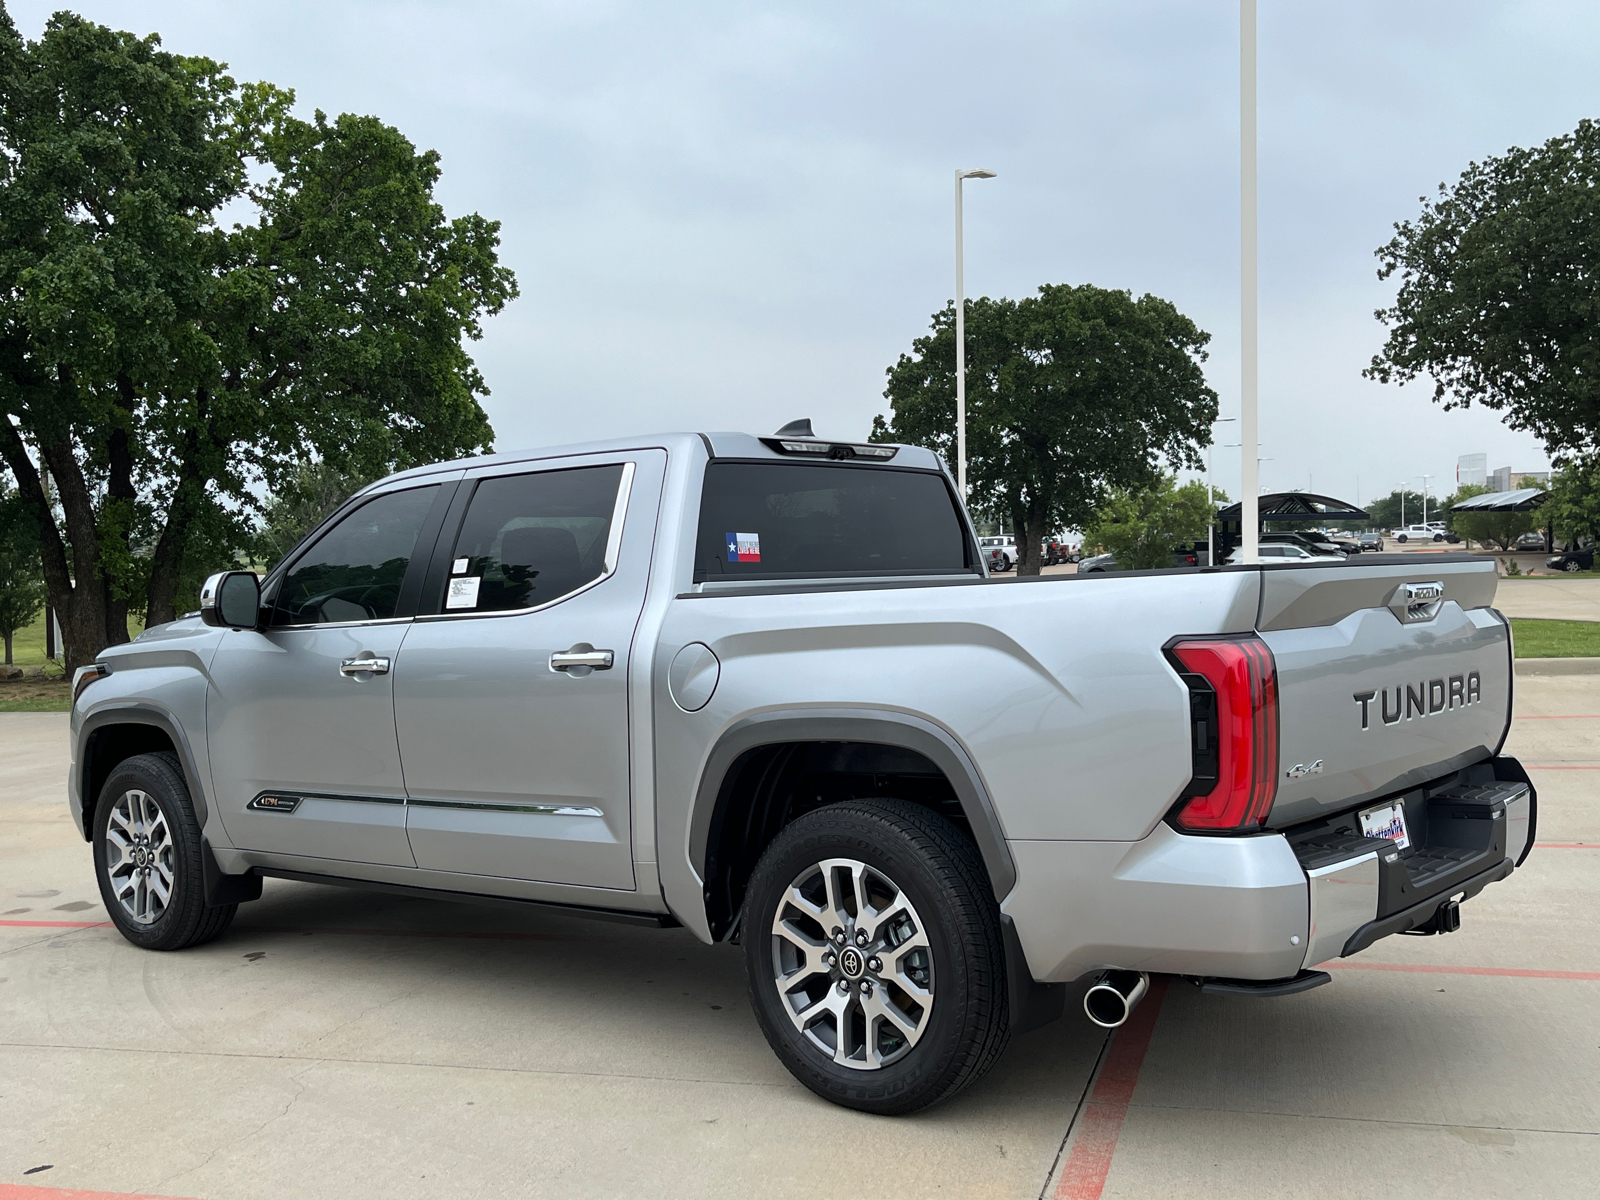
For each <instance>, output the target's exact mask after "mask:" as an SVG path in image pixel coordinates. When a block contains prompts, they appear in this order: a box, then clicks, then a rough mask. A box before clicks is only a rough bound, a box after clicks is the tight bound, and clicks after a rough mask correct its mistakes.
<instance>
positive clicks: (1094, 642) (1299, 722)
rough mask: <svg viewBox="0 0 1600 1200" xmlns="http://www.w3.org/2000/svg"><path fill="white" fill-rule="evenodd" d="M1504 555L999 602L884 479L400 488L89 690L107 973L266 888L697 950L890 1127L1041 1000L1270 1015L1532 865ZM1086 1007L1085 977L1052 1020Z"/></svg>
mask: <svg viewBox="0 0 1600 1200" xmlns="http://www.w3.org/2000/svg"><path fill="white" fill-rule="evenodd" d="M1494 592H1495V572H1494V564H1493V562H1492V561H1490V560H1480V559H1475V558H1469V557H1466V556H1462V555H1453V554H1438V555H1428V556H1426V557H1424V556H1418V555H1409V556H1404V557H1400V556H1395V557H1388V558H1385V557H1376V556H1365V555H1364V556H1362V557H1361V558H1359V559H1355V560H1352V561H1350V562H1348V563H1342V562H1339V563H1335V562H1329V563H1321V562H1318V563H1314V564H1306V565H1301V564H1299V563H1284V564H1276V565H1268V566H1236V567H1222V568H1195V569H1172V570H1162V571H1147V572H1124V573H1117V574H1109V575H1107V574H1099V575H1093V576H1079V577H1073V576H1061V577H1053V576H1046V577H1036V578H1024V579H1017V578H1014V577H1013V578H1008V579H1005V580H990V579H989V578H987V575H986V572H985V570H984V566H983V562H982V559H981V557H980V555H979V548H978V543H977V539H976V538H975V536H974V534H973V529H972V526H971V524H970V522H969V521H968V518H967V515H966V512H965V510H964V508H963V506H962V504H961V503H960V501H959V500H958V498H957V495H956V491H955V488H954V486H953V485H952V481H951V479H950V477H949V474H948V472H947V471H946V470H945V468H944V466H943V464H942V463H941V462H940V461H939V459H938V458H936V457H935V456H934V455H933V454H931V453H929V452H928V451H926V450H923V449H918V448H916V447H912V446H887V445H853V444H846V443H835V442H830V441H827V440H824V439H819V438H814V437H804V436H794V435H790V434H786V435H784V436H779V437H770V438H762V437H752V436H747V435H743V434H710V435H698V434H687V435H674V436H667V437H649V438H637V439H629V440H619V441H613V442H606V443H598V444H592V445H584V446H577V447H570V448H563V449H557V450H549V451H538V452H529V453H523V454H502V455H497V456H494V457H488V458H477V459H470V460H466V461H463V462H456V463H447V464H443V465H440V466H433V467H426V468H422V469H419V470H413V471H407V472H404V473H402V474H399V475H395V476H393V477H392V478H389V479H386V480H384V481H382V482H381V483H378V484H375V485H373V486H372V487H370V488H368V489H366V490H365V491H363V492H361V493H360V494H359V495H357V496H356V497H354V498H353V499H351V500H350V501H349V502H348V503H347V504H346V505H344V507H343V508H341V509H340V510H339V511H338V512H336V513H335V514H334V515H333V516H332V517H330V518H329V519H328V520H327V521H326V522H325V523H324V525H323V526H322V527H321V528H320V529H318V530H317V531H316V532H315V533H313V534H312V535H311V536H310V537H308V538H307V539H306V540H305V541H304V542H303V543H302V544H301V545H300V546H299V547H298V548H297V549H296V550H295V551H294V552H293V553H291V554H290V555H289V556H288V557H287V558H286V559H285V560H284V561H283V562H281V563H279V564H278V565H277V566H276V567H275V568H274V569H273V570H272V571H271V572H270V573H269V574H268V575H267V576H266V577H265V579H264V580H258V578H257V576H256V575H254V574H251V573H248V572H242V571H236V572H230V573H226V574H223V575H218V576H214V577H213V578H212V579H211V580H209V581H208V582H207V584H206V586H205V588H204V589H203V592H202V596H201V606H202V607H201V609H200V612H199V613H198V614H196V615H193V616H191V617H187V618H185V619H183V620H179V621H175V622H173V623H171V624H168V625H164V626H160V627H158V628H154V629H150V630H148V631H147V632H145V633H144V634H143V635H142V636H140V637H139V638H138V639H137V640H135V641H134V642H132V643H131V644H129V645H124V646H117V647H114V648H112V649H109V650H107V651H106V652H105V653H104V654H103V655H101V656H100V658H99V660H98V662H96V663H95V664H94V665H93V666H90V667H86V668H84V669H83V670H81V671H80V672H79V673H78V677H77V678H76V679H75V681H74V693H75V697H74V707H73V712H72V734H73V746H74V754H73V765H72V771H71V779H70V784H69V796H70V803H71V808H72V815H73V817H74V819H75V820H76V821H77V823H78V826H79V828H80V829H81V830H82V832H83V835H84V837H85V838H86V839H87V840H88V841H89V842H90V843H91V845H92V847H93V853H94V864H95V872H96V875H97V877H98V881H99V886H100V889H101V894H102V896H103V897H104V900H105V904H106V908H107V910H108V911H109V912H110V914H111V916H112V919H113V920H114V921H115V922H116V925H117V927H118V928H119V929H120V930H121V932H122V933H123V934H124V936H126V937H127V939H128V940H129V941H131V942H133V943H134V944H135V945H138V946H143V947H147V948H150V949H158V950H172V949H178V948H181V947H185V946H191V945H195V944H197V943H200V942H204V941H206V940H208V939H211V938H214V937H216V936H218V935H219V934H220V933H222V931H223V930H224V929H226V928H227V926H228V924H229V922H230V921H231V920H232V918H233V915H234V911H235V909H236V907H237V906H238V905H239V904H240V903H242V902H246V901H249V900H252V899H255V898H257V897H258V896H259V895H260V894H261V887H262V878H263V877H264V876H268V877H277V878H285V879H294V880H303V881H314V882H320V883H329V884H341V885H357V886H362V887H372V888H379V889H386V890H389V891H401V892H405V893H409V894H413V895H421V896H431V897H440V898H447V899H459V900H473V901H485V900H489V901H494V902H497V903H507V902H510V903H513V904H518V905H528V906H549V907H551V908H554V909H556V910H559V911H563V912H566V913H571V914H585V915H593V916H601V917H608V918H611V919H621V920H629V921H636V922H643V923H648V924H654V925H660V926H669V925H682V926H684V927H686V928H687V929H688V930H690V931H691V932H692V933H693V934H694V935H695V936H696V937H698V938H701V939H702V940H704V941H707V942H714V941H725V942H731V943H735V944H738V945H740V946H741V947H742V949H743V953H744V955H745V960H746V965H747V969H748V973H749V981H750V995H751V1001H752V1004H753V1006H754V1009H755V1014H756V1017H757V1019H758V1021H759V1023H760V1025H761V1028H762V1030H763V1031H764V1032H765V1034H766V1037H767V1038H768V1040H769V1041H770V1043H771V1045H772V1047H773V1049H774V1051H775V1052H776V1053H777V1055H778V1057H779V1058H780V1059H781V1060H782V1061H783V1063H784V1064H785V1065H786V1066H787V1067H788V1069H789V1070H790V1071H792V1072H793V1073H794V1075H795V1076H796V1077H797V1078H798V1079H799V1080H800V1081H801V1082H803V1083H804V1084H805V1085H806V1086H808V1087H810V1088H812V1089H813V1090H815V1091H816V1092H817V1093H819V1094H820V1095H822V1096H825V1097H827V1098H828V1099H830V1100H834V1101H836V1102H838V1103H840V1104H844V1105H848V1106H851V1107H855V1108H859V1109H864V1110H868V1111H873V1112H879V1113H900V1112H908V1111H911V1110H913V1109H916V1108H919V1107H921V1106H924V1105H927V1104H930V1103H933V1102H935V1101H938V1100H940V1099H942V1098H944V1097H947V1096H949V1095H951V1094H952V1093H954V1092H955V1091H956V1090H957V1089H959V1088H961V1087H963V1086H964V1085H966V1084H968V1083H970V1082H972V1081H973V1080H974V1079H976V1078H978V1077H979V1076H980V1075H982V1074H983V1072H984V1071H985V1070H987V1069H988V1068H989V1066H990V1065H991V1064H992V1063H993V1062H994V1061H995V1059H996V1058H997V1057H998V1056H999V1055H1000V1053H1001V1052H1002V1050H1003V1049H1004V1048H1005V1046H1006V1043H1007V1039H1008V1037H1009V1036H1010V1034H1011V1033H1014V1032H1017V1031H1020V1030H1023V1029H1026V1028H1030V1027H1032V1026H1034V1025H1036V1024H1039V1023H1042V1022H1044V1021H1047V1020H1050V1019H1052V1018H1054V1017H1057V1016H1059V1015H1061V1013H1062V1011H1063V1008H1064V1006H1065V1000H1066V994H1067V991H1068V988H1069V985H1072V984H1073V983H1075V982H1080V981H1087V982H1088V984H1089V986H1088V988H1087V990H1086V992H1085V994H1084V1007H1085V1010H1086V1011H1087V1013H1088V1014H1089V1016H1090V1018H1091V1019H1093V1020H1095V1021H1097V1022H1098V1023H1099V1024H1102V1025H1106V1026H1115V1025H1117V1024H1119V1023H1120V1022H1121V1021H1122V1020H1124V1019H1125V1018H1126V1016H1127V1014H1128V1012H1129V1011H1130V1010H1131V1009H1132V1008H1133V1006H1134V1005H1136V1004H1137V1003H1138V1002H1139V999H1140V997H1141V996H1142V995H1143V993H1144V990H1145V987H1146V984H1147V981H1148V976H1149V975H1150V974H1151V973H1154V972H1160V973H1166V974H1171V975H1179V976H1183V977H1187V978H1188V979H1189V980H1191V981H1192V982H1193V983H1194V984H1195V985H1196V986H1200V987H1203V988H1205V989H1207V990H1209V991H1212V992H1222V993H1230V994H1234V995H1239V996H1254V997H1265V996H1280V995H1286V994H1290V993H1293V992H1297V991H1303V990H1305V989H1307V988H1310V987H1314V986H1316V985H1318V984H1322V983H1326V982H1327V981H1328V979H1329V976H1328V975H1327V973H1326V972H1322V971H1319V970H1317V969H1316V968H1317V966H1318V964H1320V963H1323V962H1326V961H1327V960H1330V959H1334V958H1338V957H1340V956H1341V955H1352V954H1357V953H1359V952H1360V951H1362V950H1365V949H1366V948H1367V947H1368V946H1370V945H1372V944H1373V943H1374V942H1375V941H1377V940H1378V939H1380V938H1383V937H1387V936H1388V935H1390V934H1396V933H1448V932H1450V931H1452V930H1454V929H1455V928H1456V927H1457V924H1458V923H1459V920H1460V905H1461V903H1462V902H1463V901H1465V900H1467V899H1469V898H1470V897H1472V896H1474V895H1475V894H1476V893H1478V892H1479V891H1480V890H1481V889H1482V888H1484V887H1485V886H1486V885H1487V884H1490V883H1493V882H1495V881H1497V880H1500V879H1504V878H1505V877H1506V876H1507V875H1509V874H1510V873H1511V872H1512V870H1513V869H1514V867H1515V865H1516V864H1518V863H1520V862H1521V861H1522V860H1523V858H1525V857H1526V855H1527V853H1528V849H1529V847H1530V846H1531V844H1532V841H1533V824H1534V812H1535V797H1534V791H1533V788H1532V787H1531V786H1530V785H1529V782H1528V777H1527V775H1526V773H1525V772H1524V771H1523V770H1522V768H1521V767H1520V766H1519V765H1518V764H1517V762H1516V761H1515V760H1514V759H1511V758H1507V757H1504V756H1502V755H1501V754H1500V749H1501V745H1502V742H1503V741H1504V739H1505V735H1506V731H1507V728H1508V725H1509V720H1510V709H1511V687H1512V669H1511V668H1512V664H1511V645H1510V633H1509V629H1508V627H1507V624H1506V622H1505V620H1504V619H1503V618H1502V617H1501V616H1500V614H1499V613H1497V612H1496V611H1495V610H1494V609H1493V608H1491V607H1490V604H1491V602H1492V600H1493V599H1494ZM1081 987H1082V983H1081V982H1080V988H1081Z"/></svg>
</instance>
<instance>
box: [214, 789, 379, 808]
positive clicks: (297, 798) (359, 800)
mask: <svg viewBox="0 0 1600 1200" xmlns="http://www.w3.org/2000/svg"><path fill="white" fill-rule="evenodd" d="M263 796H275V797H278V798H280V799H283V800H293V801H294V802H295V805H296V807H298V806H299V805H300V803H302V802H303V801H306V800H338V801H340V802H342V803H346V804H404V803H405V802H406V801H405V797H404V796H336V795H333V794H332V793H329V792H298V791H295V790H294V789H292V788H269V789H267V790H266V791H264V792H260V793H258V794H257V795H256V796H255V797H254V799H252V800H251V801H250V803H249V804H247V805H246V806H245V807H246V808H252V809H256V811H258V812H259V811H261V810H260V809H259V808H257V803H256V802H257V801H259V800H260V799H261V798H262V797H263ZM275 811H278V812H293V811H294V809H292V808H288V809H283V808H280V809H276V810H275Z"/></svg>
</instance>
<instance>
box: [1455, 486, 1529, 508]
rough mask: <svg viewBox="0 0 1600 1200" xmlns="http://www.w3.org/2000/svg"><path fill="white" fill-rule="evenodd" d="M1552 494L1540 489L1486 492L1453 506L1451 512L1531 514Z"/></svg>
mask: <svg viewBox="0 0 1600 1200" xmlns="http://www.w3.org/2000/svg"><path fill="white" fill-rule="evenodd" d="M1549 494H1550V493H1549V492H1546V491H1543V490H1541V489H1540V488H1518V489H1517V490H1516V491H1514V492H1485V493H1484V494H1483V495H1481V496H1468V497H1467V498H1466V499H1465V500H1463V501H1461V503H1460V504H1452V505H1451V506H1450V511H1451V512H1529V511H1531V510H1533V509H1535V508H1538V507H1539V506H1540V505H1541V504H1543V503H1544V501H1545V497H1546V496H1548V495H1549Z"/></svg>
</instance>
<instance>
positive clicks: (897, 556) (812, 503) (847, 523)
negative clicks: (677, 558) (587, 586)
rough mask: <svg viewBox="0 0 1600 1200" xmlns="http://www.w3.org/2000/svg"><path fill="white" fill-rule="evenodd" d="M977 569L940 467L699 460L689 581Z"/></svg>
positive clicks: (947, 572)
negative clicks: (701, 473)
mask: <svg viewBox="0 0 1600 1200" xmlns="http://www.w3.org/2000/svg"><path fill="white" fill-rule="evenodd" d="M976 570H977V566H976V564H975V563H974V562H973V561H972V556H971V554H970V553H969V550H968V545H967V538H966V535H965V533H964V531H963V528H962V523H961V519H960V517H959V516H958V515H957V512H956V504H955V496H954V495H953V494H952V493H951V491H950V488H949V487H948V486H947V485H946V484H945V481H944V477H943V476H942V475H939V474H936V473H934V472H931V471H906V470H896V469H894V468H889V467H858V466H846V465H840V466H833V465H823V464H821V463H786V462H762V463H752V462H712V463H710V464H708V465H707V467H706V479H705V491H704V493H703V495H702V497H701V500H700V536H699V541H698V544H697V547H696V551H695V572H694V577H695V580H696V581H703V580H708V579H806V578H839V577H841V576H852V575H952V574H967V573H973V572H976Z"/></svg>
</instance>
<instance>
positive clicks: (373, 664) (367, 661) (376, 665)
mask: <svg viewBox="0 0 1600 1200" xmlns="http://www.w3.org/2000/svg"><path fill="white" fill-rule="evenodd" d="M388 673H389V660H388V659H387V658H347V659H345V660H344V661H343V662H342V663H340V664H339V674H341V675H387V674H388Z"/></svg>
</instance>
